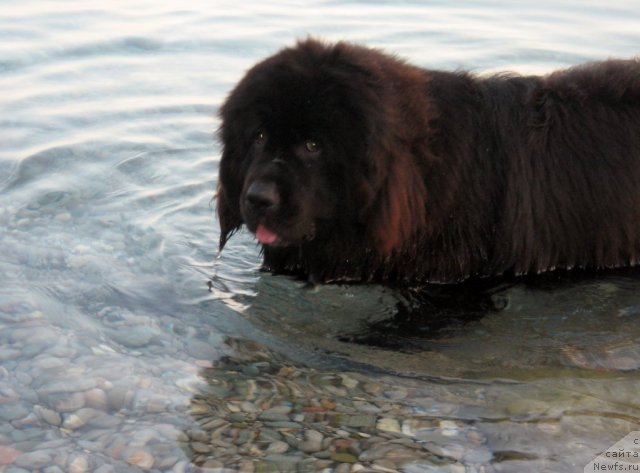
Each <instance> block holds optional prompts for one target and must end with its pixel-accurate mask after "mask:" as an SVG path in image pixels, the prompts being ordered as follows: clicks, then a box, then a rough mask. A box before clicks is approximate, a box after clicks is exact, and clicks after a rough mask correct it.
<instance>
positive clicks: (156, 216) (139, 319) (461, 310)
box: [0, 0, 640, 473]
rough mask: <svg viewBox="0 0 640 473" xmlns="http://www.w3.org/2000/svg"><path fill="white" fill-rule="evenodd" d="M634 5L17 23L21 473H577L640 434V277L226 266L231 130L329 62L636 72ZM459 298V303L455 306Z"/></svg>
mask: <svg viewBox="0 0 640 473" xmlns="http://www.w3.org/2000/svg"><path fill="white" fill-rule="evenodd" d="M639 25H640V8H638V4H637V2H636V1H627V2H625V1H617V2H608V3H607V2H604V3H603V2H592V1H587V2H584V1H575V2H547V1H541V2H533V3H531V4H530V5H524V4H521V3H519V2H515V3H514V2H494V1H481V0H480V1H466V2H454V3H452V2H439V1H434V2H384V1H379V2H356V1H353V2H351V1H350V2H330V1H326V2H323V1H318V2H295V1H290V2H279V3H264V2H235V3H231V2H228V3H226V2H204V1H197V0H184V1H182V2H162V1H160V2H158V1H144V0H127V1H110V2H106V3H104V4H100V3H98V4H95V5H93V4H89V3H87V2H74V1H66V2H65V1H61V2H46V1H41V2H38V1H28V0H27V1H22V2H5V4H4V5H3V6H2V7H1V8H0V142H1V146H0V229H1V230H0V275H1V284H0V471H2V472H7V473H9V472H11V473H21V472H30V471H43V472H48V473H52V472H54V473H55V472H61V471H62V472H66V471H71V472H82V471H99V472H100V473H106V472H110V471H117V472H129V471H131V472H135V471H162V472H181V471H246V472H251V471H256V472H260V471H321V470H322V471H339V472H349V471H374V470H375V471H408V472H423V471H424V472H464V471H467V472H493V471H495V472H502V471H509V472H523V471H531V472H534V471H535V472H538V471H550V472H575V471H580V472H581V471H583V469H584V467H585V466H586V465H587V463H588V462H590V461H591V460H592V459H593V458H594V457H596V456H597V455H599V454H600V453H601V452H603V451H605V450H606V449H607V448H609V447H610V446H612V445H613V444H614V443H616V442H617V441H619V440H620V439H622V438H623V437H624V436H625V435H627V434H628V433H630V432H632V431H638V430H640V404H639V401H638V392H640V376H638V369H639V368H640V323H639V317H640V276H639V275H638V272H634V271H631V272H619V273H615V274H601V275H580V276H570V275H558V276H551V277H546V278H544V279H543V280H541V279H538V280H535V281H527V282H520V283H518V284H515V285H511V286H508V287H507V286H505V287H502V288H498V289H497V290H496V291H494V292H493V293H491V294H482V295H481V296H478V293H477V292H474V291H472V290H471V291H468V292H467V293H465V294H463V296H464V297H461V296H460V294H459V293H456V294H455V295H451V294H447V293H445V292H444V291H442V290H441V289H438V288H433V289H432V290H431V291H427V292H426V293H415V292H412V293H398V292H394V291H391V290H388V289H383V288H379V287H366V286H326V287H320V288H317V289H316V290H306V289H304V288H302V287H301V284H300V283H298V282H295V281H290V280H288V279H286V278H281V277H272V276H269V275H266V274H261V273H259V272H258V267H259V262H260V259H259V254H258V250H257V248H256V245H255V243H254V241H253V239H252V237H251V236H250V235H247V234H245V233H241V234H239V235H237V236H235V237H234V239H233V240H232V241H231V242H230V243H229V244H228V246H227V248H226V249H225V252H224V253H223V254H222V255H217V252H216V247H217V244H216V242H217V238H218V226H217V223H216V221H215V218H214V203H213V202H212V196H213V194H214V190H215V186H216V179H217V164H218V161H219V156H220V147H219V144H218V142H217V141H216V139H215V137H214V132H215V130H216V128H217V127H218V124H219V123H218V120H217V115H216V114H217V109H218V106H219V105H220V103H221V101H222V100H223V99H224V97H225V95H226V93H227V92H228V91H229V89H230V88H231V87H232V86H233V84H234V83H235V81H237V80H238V79H239V78H240V77H241V75H242V73H243V72H244V71H245V70H246V69H247V68H248V67H249V66H250V65H252V64H253V63H254V62H255V61H257V60H258V59H260V58H262V57H264V56H265V55H267V54H270V53H273V52H274V51H276V50H277V49H279V48H280V47H282V46H284V45H288V44H291V43H292V42H293V41H294V39H295V38H298V37H304V36H306V35H308V34H312V35H319V36H323V37H325V38H328V39H332V40H337V39H348V40H354V41H359V42H363V43H367V44H369V45H372V46H376V47H382V48H385V49H387V50H389V51H393V52H396V53H398V54H400V55H401V56H404V57H406V58H407V59H409V60H410V61H412V62H414V63H416V64H419V65H422V66H425V67H433V68H454V69H455V68H469V69H473V70H475V71H477V72H478V73H484V72H490V71H495V70H503V69H508V70H515V71H520V72H524V73H539V72H540V73H542V72H545V71H549V70H551V69H553V68H557V67H562V66H568V65H572V64H576V63H579V62H583V61H589V60H596V59H604V58H607V57H612V56H616V57H631V56H634V55H637V54H639V53H640V49H639V45H640V28H639ZM465 290H466V289H464V288H462V289H461V291H465Z"/></svg>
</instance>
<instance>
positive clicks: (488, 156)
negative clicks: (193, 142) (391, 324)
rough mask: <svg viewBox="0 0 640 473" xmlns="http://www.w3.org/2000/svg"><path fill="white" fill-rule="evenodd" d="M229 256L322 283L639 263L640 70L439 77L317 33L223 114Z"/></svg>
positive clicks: (269, 63)
mask: <svg viewBox="0 0 640 473" xmlns="http://www.w3.org/2000/svg"><path fill="white" fill-rule="evenodd" d="M221 117H222V127H221V130H220V132H221V138H222V143H223V146H224V150H223V154H222V160H221V163H220V176H219V181H218V215H219V218H220V223H221V237H220V247H221V248H222V247H223V246H224V245H225V243H226V241H227V239H228V238H229V236H230V235H231V234H232V233H233V232H234V231H235V230H237V229H238V228H239V227H240V226H241V225H242V224H246V226H247V227H248V229H249V230H250V231H252V232H254V233H255V235H256V237H257V239H258V241H259V242H260V243H261V244H262V245H263V248H264V265H265V267H266V268H268V269H271V270H273V271H285V272H294V273H300V274H304V275H307V276H309V277H310V278H311V279H312V280H314V281H328V280H359V281H379V282H388V283H403V282H410V283H415V282H456V281H461V280H463V279H465V278H468V277H471V276H492V275H500V274H505V273H506V274H524V273H531V272H542V271H547V270H551V269H554V268H573V267H580V268H608V267H616V266H622V265H632V264H635V263H637V262H638V259H639V257H640V61H639V60H627V61H624V60H610V61H605V62H599V63H592V64H587V65H582V66H578V67H574V68H571V69H568V70H565V71H559V72H555V73H553V74H550V75H548V76H544V77H521V76H517V75H513V74H500V75H496V76H492V77H487V78H479V77H475V76H472V75H470V74H468V73H463V72H455V73H451V72H441V71H433V70H425V69H420V68H417V67H413V66H411V65H408V64H406V63H405V62H403V61H401V60H398V59H397V58H395V57H392V56H389V55H386V54H384V53H382V52H380V51H377V50H374V49H368V48H364V47H360V46H355V45H351V44H347V43H338V44H335V45H329V44H324V43H321V42H318V41H315V40H306V41H303V42H300V43H298V44H297V45H296V46H295V47H293V48H289V49H284V50H282V51H280V52H279V53H277V54H276V55H274V56H272V57H270V58H268V59H266V60H264V61H263V62H261V63H259V64H257V65H256V66H255V67H253V68H252V69H251V70H249V72H248V73H247V75H246V76H245V77H244V79H242V81H241V82H240V83H239V84H238V85H237V86H236V88H235V89H234V90H233V92H232V93H231V95H230V96H229V98H228V99H227V101H226V103H225V104H224V105H223V106H222V109H221Z"/></svg>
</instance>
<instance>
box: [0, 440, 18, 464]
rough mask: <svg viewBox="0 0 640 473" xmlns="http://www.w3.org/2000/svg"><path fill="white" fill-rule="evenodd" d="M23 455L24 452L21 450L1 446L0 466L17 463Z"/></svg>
mask: <svg viewBox="0 0 640 473" xmlns="http://www.w3.org/2000/svg"><path fill="white" fill-rule="evenodd" d="M21 454H22V452H21V451H20V450H16V449H15V448H12V447H7V446H4V445H0V466H1V465H10V464H11V463H13V462H15V461H16V459H17V458H18V457H19V456H20V455H21Z"/></svg>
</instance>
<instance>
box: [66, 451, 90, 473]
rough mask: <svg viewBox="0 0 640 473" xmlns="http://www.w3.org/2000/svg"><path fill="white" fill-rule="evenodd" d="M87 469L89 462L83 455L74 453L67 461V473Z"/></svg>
mask: <svg viewBox="0 0 640 473" xmlns="http://www.w3.org/2000/svg"><path fill="white" fill-rule="evenodd" d="M88 470H89V462H88V461H87V458H86V457H85V456H84V455H76V456H74V457H73V459H72V460H71V461H70V462H69V473H85V472H86V471H88Z"/></svg>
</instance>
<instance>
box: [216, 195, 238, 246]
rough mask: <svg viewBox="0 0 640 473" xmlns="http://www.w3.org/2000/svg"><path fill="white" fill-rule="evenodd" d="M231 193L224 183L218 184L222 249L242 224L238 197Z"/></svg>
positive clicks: (217, 199) (218, 209)
mask: <svg viewBox="0 0 640 473" xmlns="http://www.w3.org/2000/svg"><path fill="white" fill-rule="evenodd" d="M233 197H234V196H231V195H229V192H228V191H227V189H226V187H225V186H224V184H222V182H221V183H219V184H218V191H217V193H216V201H217V211H218V220H219V222H220V246H219V249H220V251H222V249H223V248H224V245H225V244H226V243H227V240H228V239H229V238H230V237H231V235H233V234H234V233H235V232H236V231H238V230H239V229H240V227H241V226H242V216H241V215H240V206H239V203H238V199H237V198H233Z"/></svg>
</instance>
